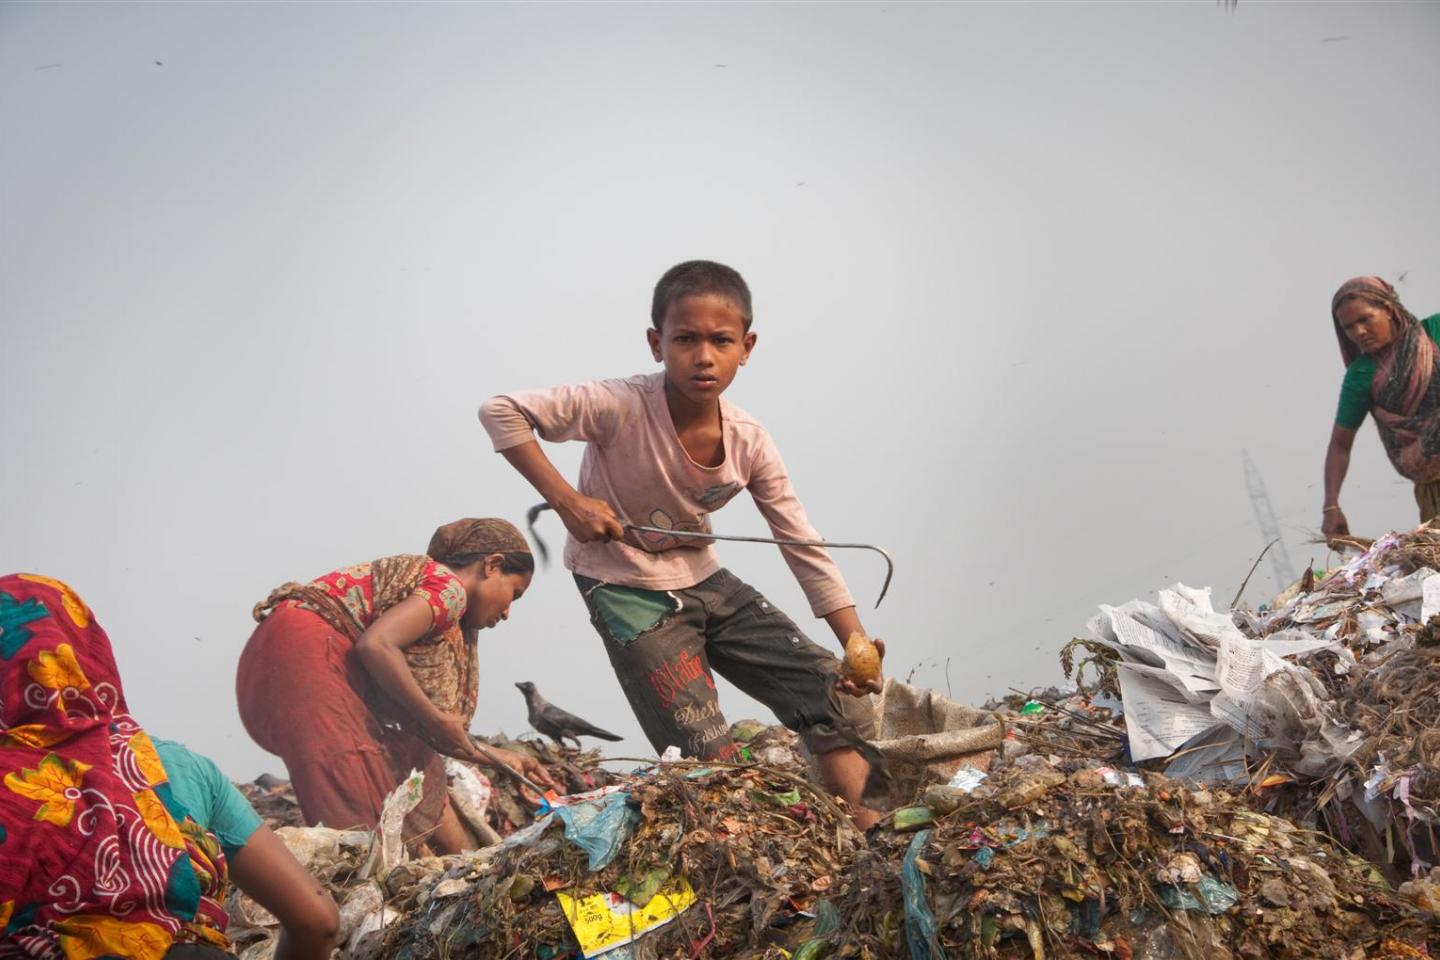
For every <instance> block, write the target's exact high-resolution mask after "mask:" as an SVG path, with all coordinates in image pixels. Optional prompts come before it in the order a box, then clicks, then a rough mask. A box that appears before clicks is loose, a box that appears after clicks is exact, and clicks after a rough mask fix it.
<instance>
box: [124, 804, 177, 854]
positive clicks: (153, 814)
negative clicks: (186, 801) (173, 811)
mask: <svg viewBox="0 0 1440 960" xmlns="http://www.w3.org/2000/svg"><path fill="white" fill-rule="evenodd" d="M135 809H136V810H139V811H140V816H141V818H142V819H144V821H145V826H147V827H149V828H150V832H151V833H153V834H155V838H156V839H157V840H159V841H160V842H161V843H163V844H165V846H167V847H174V848H175V849H176V850H184V849H185V838H184V837H183V836H182V835H181V834H180V827H179V826H178V825H177V824H176V823H175V818H174V817H172V816H170V811H168V810H166V809H165V804H163V803H161V802H160V798H159V797H157V796H155V791H154V790H142V791H141V792H140V793H137V794H135Z"/></svg>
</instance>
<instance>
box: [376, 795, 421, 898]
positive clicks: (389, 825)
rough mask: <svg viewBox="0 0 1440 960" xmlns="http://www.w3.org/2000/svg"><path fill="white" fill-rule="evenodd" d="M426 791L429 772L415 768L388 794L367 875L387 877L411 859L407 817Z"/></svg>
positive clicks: (381, 812)
mask: <svg viewBox="0 0 1440 960" xmlns="http://www.w3.org/2000/svg"><path fill="white" fill-rule="evenodd" d="M424 791H425V774H423V773H421V772H420V771H419V770H411V771H410V775H409V776H408V777H406V778H405V780H404V781H403V782H402V783H401V784H400V786H398V787H396V788H395V789H394V790H392V791H391V792H390V796H388V797H386V798H385V806H384V807H382V808H381V810H380V828H379V834H380V842H379V843H377V844H376V845H375V848H374V850H372V851H371V854H370V862H369V863H367V864H366V869H365V874H366V876H372V877H383V876H385V875H386V874H387V873H389V872H390V871H391V870H392V869H393V868H395V867H397V866H399V865H400V864H402V863H404V862H405V861H406V860H408V859H409V857H410V854H409V852H408V851H407V850H406V849H405V838H404V835H403V831H404V826H405V817H406V816H407V815H408V814H409V813H410V811H411V810H414V809H415V808H416V807H417V806H419V804H420V798H421V795H422V794H423V793H424Z"/></svg>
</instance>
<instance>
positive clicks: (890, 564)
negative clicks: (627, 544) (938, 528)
mask: <svg viewBox="0 0 1440 960" xmlns="http://www.w3.org/2000/svg"><path fill="white" fill-rule="evenodd" d="M625 529H627V530H634V531H635V532H636V533H659V534H663V535H664V536H667V537H693V538H695V539H697V540H730V541H733V542H735V543H773V544H775V545H776V546H780V547H827V548H829V547H833V548H835V549H838V550H874V551H875V552H876V553H878V554H880V556H882V557H884V558H885V583H884V584H882V585H881V587H880V600H876V601H875V606H876V607H879V606H880V601H881V600H884V599H885V594H886V593H888V592H889V591H890V578H891V577H893V576H895V561H894V560H892V559H890V554H888V553H886V552H885V548H884V547H877V546H875V545H874V544H873V543H836V542H835V541H833V540H782V539H779V538H776V537H742V536H738V535H733V534H724V533H700V532H698V531H694V530H667V529H665V528H664V527H642V526H641V525H640V524H638V523H627V524H625Z"/></svg>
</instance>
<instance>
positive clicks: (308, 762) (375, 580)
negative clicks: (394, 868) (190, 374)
mask: <svg viewBox="0 0 1440 960" xmlns="http://www.w3.org/2000/svg"><path fill="white" fill-rule="evenodd" d="M534 570H535V560H534V557H532V556H531V554H530V547H529V544H527V543H526V542H525V537H524V536H523V535H522V534H521V533H520V531H519V530H517V529H515V527H514V526H513V525H512V524H510V523H508V522H506V521H504V520H457V521H455V522H454V523H450V524H446V525H445V526H443V527H441V528H440V529H439V530H437V531H435V536H434V537H432V538H431V540H430V547H429V550H428V551H427V555H426V556H396V557H386V558H384V559H381V560H375V561H372V562H370V563H362V564H358V565H356V566H353V567H346V568H344V569H341V570H337V571H335V572H334V573H329V574H326V575H325V576H323V577H320V578H319V579H318V580H315V581H313V582H311V583H308V584H299V583H287V584H285V585H284V586H281V587H280V588H278V589H277V590H275V592H274V593H272V594H271V595H270V597H269V598H268V599H266V600H265V601H264V602H263V603H261V604H260V605H258V606H257V607H256V608H255V619H256V620H258V621H259V622H260V625H259V627H257V628H256V630H255V633H254V635H253V636H252V637H251V638H250V642H249V643H248V644H247V645H246V647H245V652H244V653H243V654H242V655H241V657H240V667H239V672H238V675H237V678H236V692H237V696H238V699H239V703H240V719H241V720H242V721H243V722H244V724H245V729H246V730H247V731H249V733H250V736H251V737H252V738H253V739H254V740H255V742H256V743H258V744H259V745H260V746H261V747H263V748H265V749H266V750H268V751H270V752H271V753H274V754H278V755H279V756H280V758H281V759H282V760H284V761H285V766H286V767H287V768H288V769H289V771H290V779H291V783H292V784H293V786H294V788H295V795H296V797H297V798H298V799H299V801H300V808H301V810H302V811H303V812H304V814H305V819H306V820H307V821H308V822H309V823H311V824H312V825H313V824H317V823H324V824H325V825H326V826H330V827H339V828H345V827H374V826H375V825H376V824H377V823H378V822H379V820H380V811H381V809H382V807H383V806H384V802H385V797H386V795H387V794H389V793H390V792H391V791H392V790H394V789H395V787H397V786H399V785H400V783H401V781H402V780H404V778H405V777H406V775H407V774H409V772H410V770H411V769H417V770H420V771H421V772H423V773H424V774H425V785H424V795H423V797H422V799H421V801H420V804H419V806H417V807H416V808H415V809H414V810H413V811H412V812H411V813H410V815H409V816H408V817H407V818H406V821H405V837H406V840H407V841H408V842H410V843H412V844H414V845H419V844H421V843H426V844H428V845H429V846H430V848H431V849H433V850H435V851H437V852H440V853H454V852H457V851H459V850H463V849H465V848H467V847H471V846H474V843H473V842H472V841H471V839H470V837H469V835H468V834H467V833H466V832H465V829H464V828H463V827H462V826H461V825H460V821H459V819H458V818H457V817H456V816H455V814H454V811H452V810H451V809H450V805H449V801H448V798H447V796H446V791H445V764H444V760H443V759H442V756H441V755H442V754H443V755H444V756H450V757H455V758H457V759H460V760H467V761H470V762H473V763H479V764H484V765H487V766H493V765H494V764H493V763H492V761H491V760H490V759H489V758H487V757H485V756H484V755H483V754H481V753H480V752H479V751H478V750H476V749H475V747H474V745H473V743H472V742H471V740H470V733H469V727H470V720H471V718H472V716H473V714H474V712H475V700H476V696H477V680H478V676H477V673H478V671H477V667H476V651H475V640H476V632H477V631H478V630H480V629H483V628H485V627H494V626H496V625H498V624H499V623H500V622H501V621H502V620H506V619H508V618H509V615H510V605H511V604H512V603H513V602H515V601H516V600H518V599H520V597H521V596H522V595H523V594H524V593H525V590H526V589H527V588H528V587H529V586H530V579H531V576H532V575H533V573H534ZM490 752H491V753H492V754H494V755H496V756H497V757H498V758H499V759H500V760H502V761H503V762H506V763H508V764H509V765H510V766H511V767H513V768H515V769H517V770H519V771H520V772H521V773H524V774H525V775H526V776H528V777H529V778H530V779H532V780H535V781H537V782H539V783H541V784H543V785H545V786H547V787H550V786H554V784H553V783H552V782H551V781H550V778H549V777H548V775H547V774H546V772H545V769H544V767H542V766H541V765H540V764H539V763H537V762H536V761H535V760H534V758H532V757H526V756H523V755H522V754H519V753H514V752H512V751H507V750H501V749H497V748H492V749H491V750H490Z"/></svg>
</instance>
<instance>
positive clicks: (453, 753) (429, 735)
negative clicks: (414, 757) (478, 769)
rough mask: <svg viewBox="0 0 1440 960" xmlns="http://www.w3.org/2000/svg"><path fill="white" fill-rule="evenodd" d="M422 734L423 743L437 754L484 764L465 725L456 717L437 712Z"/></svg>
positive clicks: (481, 755)
mask: <svg viewBox="0 0 1440 960" xmlns="http://www.w3.org/2000/svg"><path fill="white" fill-rule="evenodd" d="M424 733H425V742H426V743H428V744H430V746H432V747H434V748H435V750H436V752H437V753H443V754H445V756H447V757H454V758H455V759H456V760H468V761H470V762H471V763H484V762H485V756H484V755H483V754H482V753H480V751H478V750H476V749H475V744H474V743H473V742H472V741H471V739H470V731H469V730H467V729H465V724H463V723H461V722H460V720H459V719H458V718H456V717H452V716H450V715H449V714H446V713H440V712H439V711H438V710H437V711H436V716H435V717H434V718H432V719H431V720H430V721H429V722H428V723H427V724H426V726H425V731H424Z"/></svg>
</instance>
